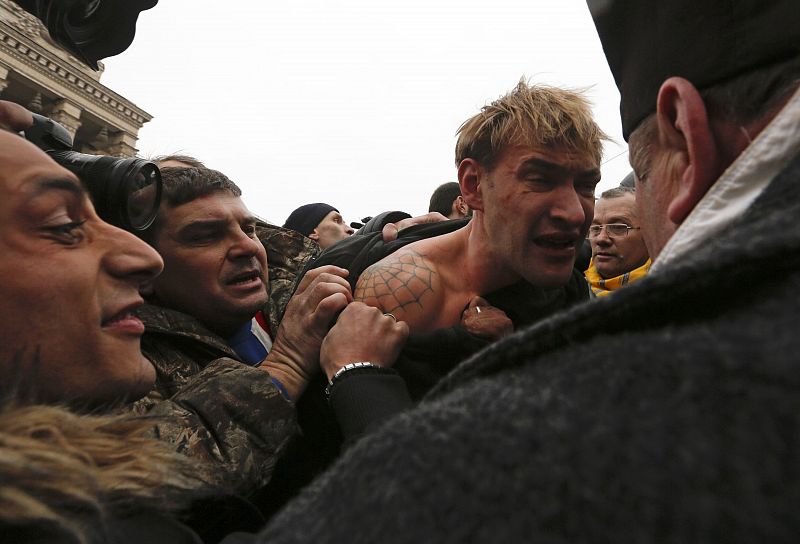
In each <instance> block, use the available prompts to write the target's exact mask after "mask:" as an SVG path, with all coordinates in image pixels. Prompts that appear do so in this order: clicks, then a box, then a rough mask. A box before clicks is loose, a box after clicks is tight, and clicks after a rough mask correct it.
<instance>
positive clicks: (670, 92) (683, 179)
mask: <svg viewBox="0 0 800 544" xmlns="http://www.w3.org/2000/svg"><path fill="white" fill-rule="evenodd" d="M656 119H657V123H658V134H659V145H660V146H661V147H662V148H664V149H665V150H668V151H669V152H670V154H671V157H672V160H673V161H676V162H677V164H676V163H675V162H671V163H670V167H674V168H679V169H681V171H679V172H677V173H676V177H677V176H679V178H678V179H676V180H675V181H676V182H677V183H678V187H677V190H676V191H675V192H674V196H673V197H672V200H671V201H670V202H669V204H668V206H667V217H668V218H669V220H670V221H672V222H673V223H675V224H676V225H679V224H681V223H682V222H683V221H684V220H685V219H686V217H688V215H689V213H691V211H692V210H693V209H694V207H695V206H696V205H697V203H698V202H700V200H701V199H702V198H703V197H704V196H705V194H706V193H707V192H708V190H709V188H710V187H711V185H713V184H714V182H715V181H716V180H717V178H718V177H719V174H720V167H719V165H720V162H721V156H720V150H719V148H718V146H717V142H716V140H715V138H714V132H713V131H712V129H711V126H710V124H709V121H708V112H707V110H706V106H705V103H704V102H703V99H702V97H701V96H700V92H699V91H698V90H697V89H696V88H695V87H694V85H692V84H691V83H690V82H689V81H687V80H685V79H683V78H680V77H671V78H669V79H667V80H666V81H664V83H663V84H662V85H661V89H660V90H659V92H658V99H657V102H656Z"/></svg>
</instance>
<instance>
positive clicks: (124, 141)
mask: <svg viewBox="0 0 800 544" xmlns="http://www.w3.org/2000/svg"><path fill="white" fill-rule="evenodd" d="M105 151H106V153H108V154H109V155H112V156H114V157H133V156H135V155H136V152H137V151H139V150H138V149H136V136H131V135H130V134H128V133H127V132H125V131H124V130H119V131H116V132H112V133H110V134H109V135H108V147H107V148H106V150H105Z"/></svg>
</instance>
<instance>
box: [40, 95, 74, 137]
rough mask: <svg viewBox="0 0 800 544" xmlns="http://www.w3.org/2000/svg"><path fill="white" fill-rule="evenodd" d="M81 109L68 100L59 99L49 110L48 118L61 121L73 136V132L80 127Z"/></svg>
mask: <svg viewBox="0 0 800 544" xmlns="http://www.w3.org/2000/svg"><path fill="white" fill-rule="evenodd" d="M81 111H82V110H81V109H80V108H79V107H78V106H76V105H75V104H73V103H72V102H70V101H68V100H59V101H58V102H56V103H55V105H54V106H53V109H52V110H51V111H50V115H48V117H50V119H52V120H53V121H55V122H56V123H61V124H62V125H64V127H65V128H66V129H67V130H68V131H69V133H70V136H72V137H73V138H75V133H76V132H77V131H78V129H79V128H80V127H81Z"/></svg>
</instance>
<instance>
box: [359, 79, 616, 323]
mask: <svg viewBox="0 0 800 544" xmlns="http://www.w3.org/2000/svg"><path fill="white" fill-rule="evenodd" d="M606 138H607V137H606V135H605V134H604V133H603V132H602V131H601V130H600V128H599V127H598V126H597V124H596V123H595V122H594V121H593V120H592V116H591V110H590V108H589V105H588V103H587V102H586V100H585V99H584V98H583V97H582V96H581V95H580V94H578V93H575V92H572V91H566V90H562V89H557V88H552V87H544V86H529V85H527V84H525V83H524V82H520V83H519V85H517V87H516V88H515V89H514V90H513V91H511V92H510V93H509V94H507V95H506V96H504V97H502V98H500V99H499V100H497V101H495V102H493V103H492V104H490V105H488V106H486V107H484V108H483V109H482V111H481V112H480V113H479V114H477V115H475V116H474V117H472V118H471V119H469V120H467V121H466V122H465V123H464V124H463V125H462V126H461V128H460V129H459V131H458V142H457V144H456V166H457V167H458V181H459V184H460V186H461V193H462V195H463V198H464V200H465V202H466V203H467V205H468V206H469V207H470V208H471V209H472V210H473V217H472V220H471V221H470V222H469V223H467V224H466V225H465V226H464V227H462V228H460V229H458V230H456V231H454V232H451V233H449V234H444V235H441V236H437V237H434V238H428V239H425V240H420V241H418V242H414V243H411V244H409V245H407V246H404V247H402V248H401V249H399V250H397V251H396V252H394V253H392V254H391V255H389V256H388V257H386V258H384V259H382V260H381V261H379V262H377V263H376V264H374V265H372V266H371V267H370V268H368V269H367V270H366V271H365V272H364V273H363V274H362V275H361V277H360V278H359V280H358V283H357V284H356V290H355V295H354V298H355V299H356V300H361V301H363V302H365V303H367V304H369V305H372V306H376V307H378V308H380V309H381V310H382V311H384V312H387V313H391V314H392V315H394V316H395V317H396V318H397V319H398V320H400V321H405V322H406V323H407V324H408V326H409V328H410V331H411V334H412V335H413V334H423V333H429V332H431V331H434V330H437V329H443V328H447V327H454V326H458V325H459V324H461V322H462V318H465V317H466V315H465V309H466V312H467V313H471V312H474V313H476V314H479V313H481V307H480V306H481V303H478V304H476V303H475V302H474V301H475V300H479V301H480V300H481V299H476V297H482V296H487V295H488V294H490V293H493V292H496V291H498V290H500V289H503V288H506V287H508V286H511V285H514V284H518V283H520V282H526V283H527V284H530V285H532V286H535V287H537V288H540V289H544V290H545V292H547V293H548V294H547V295H545V297H550V296H554V295H552V293H553V292H554V291H558V290H559V289H560V288H563V287H564V286H565V285H568V284H571V283H573V282H572V280H573V279H575V275H574V273H573V268H574V263H575V256H576V251H577V250H578V248H579V247H580V245H581V243H582V242H583V240H584V238H585V237H586V232H587V229H588V228H589V225H590V223H591V221H592V216H593V211H594V190H595V186H596V185H597V183H598V181H599V180H600V159H601V155H602V140H604V139H606ZM575 281H577V282H579V281H580V280H579V279H577V280H575ZM575 289H576V290H577V291H576V292H577V293H578V294H577V296H576V297H572V298H584V297H585V296H586V295H587V291H586V289H585V286H584V288H581V287H579V286H578V283H575ZM556 298H559V297H556ZM471 301H472V304H471V305H470V302H471ZM574 301H575V300H570V297H569V296H567V297H561V299H559V302H556V303H555V304H553V305H549V306H548V307H547V308H546V309H544V308H543V312H544V313H548V312H552V311H555V310H556V309H560V308H561V307H564V306H565V305H567V304H568V303H571V302H574ZM517 302H518V303H520V304H527V301H525V300H518V301H517ZM534 304H535V302H534ZM484 311H485V310H484ZM538 317H544V315H540V316H538ZM512 320H513V318H512ZM515 325H517V326H519V325H521V323H515Z"/></svg>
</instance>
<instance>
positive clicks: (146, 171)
mask: <svg viewBox="0 0 800 544" xmlns="http://www.w3.org/2000/svg"><path fill="white" fill-rule="evenodd" d="M48 154H49V155H50V156H51V157H53V159H54V160H55V161H56V162H57V163H59V164H60V165H61V166H63V167H64V168H66V169H67V170H69V171H70V172H72V173H73V174H75V175H76V176H78V177H79V178H80V179H81V180H82V181H83V183H84V184H85V185H86V188H87V190H88V192H89V195H90V196H91V198H92V202H93V203H94V207H95V209H96V210H97V214H98V215H99V216H100V217H101V218H102V219H103V220H105V221H107V222H109V223H111V224H112V225H116V226H118V227H121V228H124V229H126V230H136V231H142V230H145V229H146V228H147V227H149V226H150V225H151V224H152V223H153V221H154V220H155V218H156V214H157V213H158V207H159V205H160V204H161V190H162V186H161V173H160V172H159V170H158V167H156V165H155V164H153V163H152V162H149V161H146V160H144V159H118V158H115V157H102V156H95V155H84V154H83V153H76V152H74V151H48Z"/></svg>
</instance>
